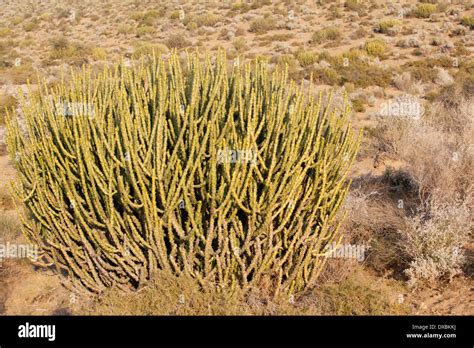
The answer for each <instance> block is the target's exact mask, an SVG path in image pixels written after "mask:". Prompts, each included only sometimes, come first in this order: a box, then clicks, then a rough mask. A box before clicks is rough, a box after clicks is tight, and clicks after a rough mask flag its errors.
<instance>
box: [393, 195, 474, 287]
mask: <svg viewBox="0 0 474 348" xmlns="http://www.w3.org/2000/svg"><path fill="white" fill-rule="evenodd" d="M406 222H407V228H406V229H404V230H403V231H401V234H402V236H403V239H402V241H401V242H400V245H401V246H402V250H403V252H404V253H405V254H406V255H408V256H409V257H410V258H411V262H410V264H409V267H408V268H407V269H406V271H405V273H406V275H407V276H408V277H409V282H408V283H409V285H411V286H414V285H417V284H418V283H420V282H424V281H428V282H431V283H433V282H435V281H437V280H438V279H449V280H451V278H452V277H453V276H455V275H457V274H459V273H461V272H462V267H463V265H464V263H465V261H466V258H465V255H464V253H463V250H462V247H463V246H464V245H465V244H466V243H467V242H468V240H469V236H470V232H471V230H472V227H473V223H472V219H471V211H470V209H469V206H468V204H467V202H459V203H457V204H453V203H451V204H449V203H440V202H431V204H430V210H429V212H424V213H422V214H419V215H416V216H414V217H411V218H407V219H406Z"/></svg>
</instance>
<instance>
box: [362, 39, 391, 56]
mask: <svg viewBox="0 0 474 348" xmlns="http://www.w3.org/2000/svg"><path fill="white" fill-rule="evenodd" d="M364 49H365V51H366V52H367V53H368V54H370V55H371V56H375V57H380V58H383V57H385V55H386V54H387V50H388V47H387V43H386V42H385V41H384V40H382V39H372V40H367V41H366V42H365V44H364Z"/></svg>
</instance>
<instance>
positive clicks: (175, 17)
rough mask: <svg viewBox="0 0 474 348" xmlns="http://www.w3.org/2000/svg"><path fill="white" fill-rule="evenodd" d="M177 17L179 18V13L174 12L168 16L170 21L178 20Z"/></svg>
mask: <svg viewBox="0 0 474 348" xmlns="http://www.w3.org/2000/svg"><path fill="white" fill-rule="evenodd" d="M179 17H180V11H177V10H176V11H173V12H171V14H170V19H179Z"/></svg>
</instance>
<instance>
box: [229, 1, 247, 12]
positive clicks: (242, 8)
mask: <svg viewBox="0 0 474 348" xmlns="http://www.w3.org/2000/svg"><path fill="white" fill-rule="evenodd" d="M230 11H231V12H239V13H246V12H248V11H250V5H249V4H248V3H246V2H244V1H236V2H234V3H233V4H232V5H231V7H230Z"/></svg>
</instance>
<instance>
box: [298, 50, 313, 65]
mask: <svg viewBox="0 0 474 348" xmlns="http://www.w3.org/2000/svg"><path fill="white" fill-rule="evenodd" d="M295 58H296V59H297V60H298V62H299V63H300V65H301V66H303V67H306V66H309V65H312V64H314V63H316V62H317V61H318V55H317V54H316V53H315V52H311V51H305V50H299V51H297V52H296V54H295Z"/></svg>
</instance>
